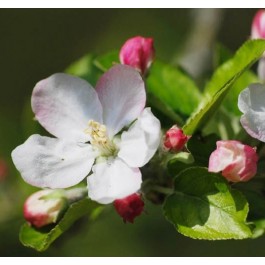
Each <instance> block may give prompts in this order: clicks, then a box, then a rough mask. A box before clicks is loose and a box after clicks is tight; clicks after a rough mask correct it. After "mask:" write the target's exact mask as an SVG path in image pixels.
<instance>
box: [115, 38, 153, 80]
mask: <svg viewBox="0 0 265 265" xmlns="http://www.w3.org/2000/svg"><path fill="white" fill-rule="evenodd" d="M153 42H154V41H153V39H152V38H144V37H141V36H137V37H133V38H131V39H128V40H127V41H126V42H125V43H124V44H123V46H122V48H121V50H120V55H119V56H120V61H121V63H122V64H126V65H130V66H132V67H134V68H135V69H137V70H138V71H139V72H140V73H141V74H142V75H144V74H146V72H147V70H148V69H149V67H150V66H151V64H152V61H153V59H154V56H155V49H154V46H153Z"/></svg>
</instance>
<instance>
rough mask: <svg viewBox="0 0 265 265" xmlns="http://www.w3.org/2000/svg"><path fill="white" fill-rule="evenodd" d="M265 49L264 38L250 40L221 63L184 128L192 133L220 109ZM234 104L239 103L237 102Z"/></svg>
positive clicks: (186, 131) (187, 132)
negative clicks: (236, 84) (226, 97)
mask: <svg viewBox="0 0 265 265" xmlns="http://www.w3.org/2000/svg"><path fill="white" fill-rule="evenodd" d="M264 51H265V41H264V40H249V41H247V42H246V43H245V44H244V45H243V46H242V47H241V48H240V49H239V50H238V51H237V53H236V54H235V56H234V57H233V58H232V59H230V60H228V61H227V62H226V63H224V64H223V65H221V66H220V67H219V68H218V69H217V70H216V71H215V73H214V75H213V77H212V79H211V81H210V82H209V83H208V85H207V86H206V89H205V91H204V100H203V102H202V103H201V104H200V106H199V108H198V109H197V110H196V111H195V112H194V113H193V114H192V115H191V117H190V118H189V120H188V121H187V123H186V125H185V126H184V128H183V130H184V132H185V133H186V134H188V135H191V134H193V133H194V132H195V130H196V129H197V128H199V127H200V126H202V125H203V124H204V123H205V122H206V121H207V120H208V119H209V118H210V117H211V116H212V115H213V113H214V112H215V111H216V110H217V109H218V107H219V105H220V104H221V103H222V101H223V99H224V97H225V96H226V95H227V93H228V92H229V90H230V88H231V86H232V85H233V84H234V83H235V81H236V80H237V79H238V78H239V77H240V76H241V75H242V74H243V73H244V72H245V71H246V70H247V69H248V68H249V67H250V66H251V65H252V64H253V63H254V62H255V61H256V60H258V59H259V58H260V57H261V55H262V54H263V52H264ZM234 104H237V103H236V102H235V103H234Z"/></svg>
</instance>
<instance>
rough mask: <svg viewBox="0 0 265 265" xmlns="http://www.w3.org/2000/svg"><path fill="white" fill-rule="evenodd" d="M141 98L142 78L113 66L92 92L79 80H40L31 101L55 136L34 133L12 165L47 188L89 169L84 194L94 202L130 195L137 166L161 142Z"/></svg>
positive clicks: (64, 77) (156, 122) (77, 177)
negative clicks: (86, 193)
mask: <svg viewBox="0 0 265 265" xmlns="http://www.w3.org/2000/svg"><path fill="white" fill-rule="evenodd" d="M145 101H146V93H145V88H144V82H143V80H142V78H141V76H140V74H139V73H138V72H137V71H136V70H134V69H133V68H131V67H129V66H122V65H116V66H114V67H112V68H111V69H110V70H109V71H108V72H106V73H105V74H104V75H103V76H102V77H101V79H100V80H99V82H98V83H97V86H96V89H93V88H92V87H91V86H90V85H89V84H88V83H87V82H86V81H84V80H82V79H79V78H77V77H73V76H69V75H66V74H55V75H52V76H51V77H49V78H47V79H45V80H42V81H40V82H39V83H37V85H36V86H35V88H34V90H33V93H32V101H31V103H32V109H33V112H34V113H35V116H36V119H37V120H38V121H39V123H40V124H41V125H42V126H43V127H44V128H45V129H46V130H47V131H48V132H49V133H51V134H52V135H54V136H55V137H57V138H50V137H44V136H40V135H32V136H31V137H29V139H28V140H27V141H26V142H25V143H24V144H22V145H20V146H18V147H17V148H16V149H15V150H14V151H13V152H12V158H13V161H14V164H15V165H16V167H17V169H18V170H19V171H20V173H21V175H22V178H23V179H24V180H25V181H26V182H28V183H29V184H31V185H33V186H37V187H41V188H45V187H48V188H52V189H55V188H67V187H70V186H73V185H76V184H77V183H79V182H80V181H82V180H83V179H84V178H85V177H86V176H88V174H89V173H90V171H91V168H92V174H91V175H90V176H89V177H88V190H89V191H88V195H89V197H90V198H91V199H92V200H95V201H97V202H99V203H103V204H107V203H111V202H113V201H114V200H116V199H121V198H124V197H126V196H128V195H130V194H133V193H135V192H136V191H138V190H139V189H140V187H141V182H142V178H141V172H140V170H139V167H142V166H143V165H145V164H146V163H147V162H148V161H149V160H150V159H151V157H152V156H153V155H154V153H155V152H156V149H157V147H158V145H159V142H160V122H159V120H158V119H157V118H156V117H155V116H154V115H153V114H152V112H151V110H150V108H146V109H144V106H145ZM132 122H133V123H132ZM131 123H132V125H131ZM129 125H131V126H130V127H129V129H128V128H127V126H129ZM122 130H123V131H122ZM121 131H122V132H121ZM119 132H121V135H118V133H119ZM95 161H96V163H95V164H94V162H95ZM93 164H94V166H93Z"/></svg>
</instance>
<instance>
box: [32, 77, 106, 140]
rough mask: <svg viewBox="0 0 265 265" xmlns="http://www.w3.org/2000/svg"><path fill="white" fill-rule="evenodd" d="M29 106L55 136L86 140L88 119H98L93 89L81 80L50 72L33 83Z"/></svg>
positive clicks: (99, 115)
mask: <svg viewBox="0 0 265 265" xmlns="http://www.w3.org/2000/svg"><path fill="white" fill-rule="evenodd" d="M31 105H32V109H33V112H34V113H35V115H36V118H37V120H38V121H39V122H40V124H41V125H42V126H43V127H44V128H45V129H46V130H47V131H48V132H50V133H51V134H53V135H54V136H56V137H58V138H64V139H70V140H74V141H78V142H86V141H88V140H89V138H90V136H89V135H88V134H86V133H85V129H86V128H87V124H88V121H89V120H90V119H92V120H95V121H98V122H102V106H101V104H100V102H99V99H98V96H97V93H96V91H95V90H94V89H93V87H91V86H90V85H89V84H88V83H87V82H86V81H85V80H82V79H80V78H77V77H74V76H70V75H66V74H54V75H52V76H50V77H49V78H47V79H44V80H42V81H40V82H39V83H37V84H36V86H35V88H34V90H33V93H32V100H31Z"/></svg>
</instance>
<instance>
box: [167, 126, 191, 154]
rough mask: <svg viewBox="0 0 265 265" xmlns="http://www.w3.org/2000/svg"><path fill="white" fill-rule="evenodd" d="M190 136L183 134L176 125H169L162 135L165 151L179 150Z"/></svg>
mask: <svg viewBox="0 0 265 265" xmlns="http://www.w3.org/2000/svg"><path fill="white" fill-rule="evenodd" d="M190 137H191V136H188V135H185V134H184V133H183V131H182V130H181V129H180V128H178V127H177V126H176V125H174V126H173V127H171V128H170V129H169V130H168V131H167V132H166V134H165V136H164V142H163V145H164V148H165V149H166V150H167V151H172V152H179V151H181V150H182V149H183V148H184V146H185V144H186V143H187V141H188V140H189V139H190Z"/></svg>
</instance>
